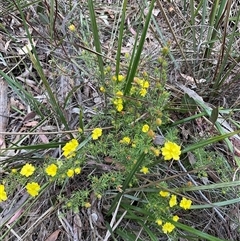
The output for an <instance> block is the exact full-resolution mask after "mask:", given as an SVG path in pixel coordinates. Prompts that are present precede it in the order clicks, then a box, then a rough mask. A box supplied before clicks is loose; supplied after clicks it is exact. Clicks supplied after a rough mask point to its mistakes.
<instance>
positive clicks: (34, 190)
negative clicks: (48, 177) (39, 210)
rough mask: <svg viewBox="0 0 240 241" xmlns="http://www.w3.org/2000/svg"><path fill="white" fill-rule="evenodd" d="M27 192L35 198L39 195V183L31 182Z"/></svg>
mask: <svg viewBox="0 0 240 241" xmlns="http://www.w3.org/2000/svg"><path fill="white" fill-rule="evenodd" d="M26 189H27V192H28V193H29V194H30V195H31V196H32V197H35V196H37V195H38V192H39V190H40V186H39V184H38V183H36V182H31V183H28V184H27V186H26Z"/></svg>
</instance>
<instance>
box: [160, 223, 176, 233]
mask: <svg viewBox="0 0 240 241" xmlns="http://www.w3.org/2000/svg"><path fill="white" fill-rule="evenodd" d="M174 228H175V226H174V225H173V224H171V223H169V222H167V223H165V224H164V225H163V226H162V231H163V232H164V233H171V232H172V231H173V229H174Z"/></svg>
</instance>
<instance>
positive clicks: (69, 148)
mask: <svg viewBox="0 0 240 241" xmlns="http://www.w3.org/2000/svg"><path fill="white" fill-rule="evenodd" d="M78 145H79V143H78V140H76V139H72V140H71V141H69V142H67V143H66V145H65V146H64V147H63V148H62V150H63V155H64V156H65V157H66V158H67V159H68V158H71V157H74V156H75V154H76V153H75V151H76V149H77V147H78Z"/></svg>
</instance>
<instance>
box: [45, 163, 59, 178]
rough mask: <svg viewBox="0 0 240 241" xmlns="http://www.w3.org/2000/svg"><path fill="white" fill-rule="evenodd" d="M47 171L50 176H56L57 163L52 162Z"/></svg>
mask: <svg viewBox="0 0 240 241" xmlns="http://www.w3.org/2000/svg"><path fill="white" fill-rule="evenodd" d="M45 172H46V173H47V174H48V176H51V177H54V176H55V175H56V174H57V165H55V164H51V165H49V166H47V167H46V169H45Z"/></svg>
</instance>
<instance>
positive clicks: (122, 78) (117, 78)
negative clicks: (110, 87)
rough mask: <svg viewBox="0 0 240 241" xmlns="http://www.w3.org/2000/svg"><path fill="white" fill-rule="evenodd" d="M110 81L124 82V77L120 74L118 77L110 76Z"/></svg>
mask: <svg viewBox="0 0 240 241" xmlns="http://www.w3.org/2000/svg"><path fill="white" fill-rule="evenodd" d="M112 80H113V81H119V82H122V81H123V80H125V76H123V75H121V74H120V75H118V76H116V75H114V76H112Z"/></svg>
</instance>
